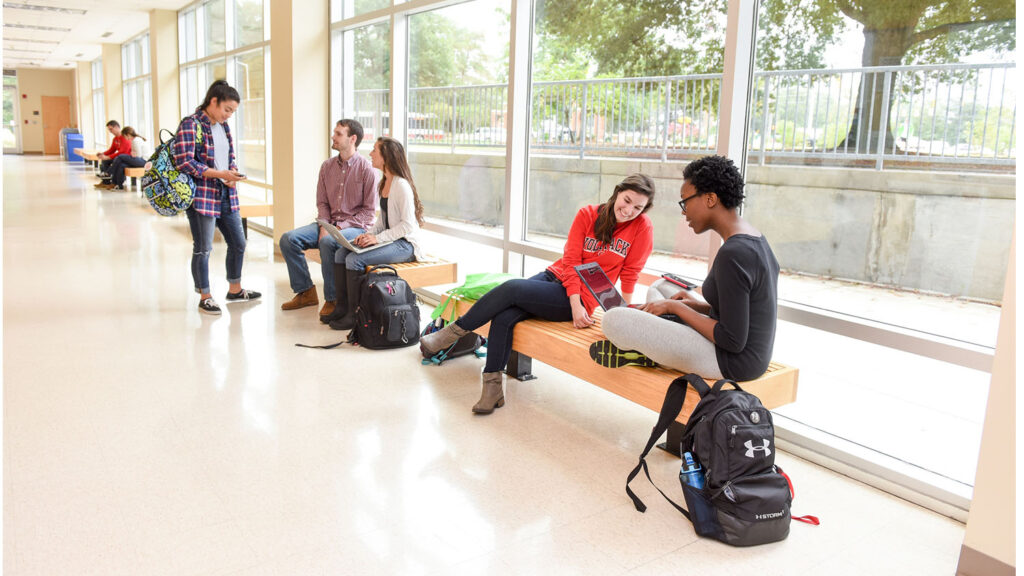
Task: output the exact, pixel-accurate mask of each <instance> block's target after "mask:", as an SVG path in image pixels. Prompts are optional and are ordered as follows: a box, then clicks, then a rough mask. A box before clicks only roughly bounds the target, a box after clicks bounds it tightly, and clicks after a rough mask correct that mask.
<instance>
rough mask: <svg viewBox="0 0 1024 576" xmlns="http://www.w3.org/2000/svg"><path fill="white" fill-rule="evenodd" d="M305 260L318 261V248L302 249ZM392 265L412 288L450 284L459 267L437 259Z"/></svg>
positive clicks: (457, 275)
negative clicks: (434, 260)
mask: <svg viewBox="0 0 1024 576" xmlns="http://www.w3.org/2000/svg"><path fill="white" fill-rule="evenodd" d="M304 254H305V255H306V260H309V261H310V262H316V263H318V264H319V263H320V250H319V249H317V248H311V249H309V250H306V251H304ZM390 266H394V267H395V270H396V271H397V272H398V275H399V276H401V277H402V279H403V280H405V281H406V282H407V283H408V284H409V286H410V287H412V289H413V290H416V289H418V288H422V287H424V286H436V285H438V284H451V283H453V282H456V281H458V278H459V269H458V265H457V264H456V263H455V262H449V261H447V260H438V261H436V262H400V263H398V264H390Z"/></svg>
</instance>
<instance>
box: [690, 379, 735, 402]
mask: <svg viewBox="0 0 1024 576" xmlns="http://www.w3.org/2000/svg"><path fill="white" fill-rule="evenodd" d="M726 384H732V387H733V388H735V389H736V390H739V391H740V392H743V388H740V385H739V384H737V383H736V381H735V380H729V379H728V378H722V379H721V380H719V381H717V382H715V385H714V387H713V388H711V391H712V392H714V393H715V394H718V393H719V392H721V391H722V387H724V386H725V385H726ZM704 387H705V388H707V384H704ZM700 397H701V398H703V397H704V394H701V395H700Z"/></svg>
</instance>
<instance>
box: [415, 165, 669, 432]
mask: <svg viewBox="0 0 1024 576" xmlns="http://www.w3.org/2000/svg"><path fill="white" fill-rule="evenodd" d="M653 204H654V181H653V180H651V179H650V177H648V176H646V175H644V174H632V175H630V176H627V177H626V179H625V180H623V181H622V182H620V183H619V184H618V185H617V186H615V192H614V193H613V194H612V196H611V198H609V199H608V201H607V202H606V203H605V204H603V205H600V206H596V205H588V206H584V207H583V208H580V211H579V212H577V213H576V218H575V219H574V220H573V222H572V228H570V229H569V237H568V239H567V240H566V242H565V249H564V250H563V251H562V257H561V258H560V259H559V260H558V261H557V262H555V263H554V264H552V265H551V266H548V268H547V270H544V271H543V272H541V273H540V274H537V275H536V276H534V277H532V278H528V279H525V280H522V279H516V280H508V281H507V282H504V283H503V284H501V285H499V286H497V287H496V288H494V289H493V290H491V291H490V292H488V293H487V294H484V295H483V296H482V297H481V298H480V299H479V300H477V301H476V303H474V304H473V306H472V308H470V309H469V312H467V313H466V314H465V315H463V316H461V317H460V318H459V319H458V320H456V321H455V322H452V323H451V324H448V325H447V326H445V327H444V328H442V329H441V330H438V331H437V332H434V333H432V334H427V335H426V336H422V337H420V351H421V352H422V354H423V356H424V357H425V358H429V357H430V356H433V355H434V354H436V353H437V352H438V351H440V350H442V349H444V348H447V347H449V346H451V345H452V344H454V343H455V342H456V341H457V340H458V339H459V338H461V337H462V336H463V335H465V334H466V333H468V332H470V331H472V330H476V329H477V328H479V327H481V326H483V325H484V324H486V323H488V322H490V323H491V327H490V332H489V333H488V334H487V362H486V364H484V371H483V375H482V387H483V391H482V394H481V396H480V401H479V402H477V403H476V405H475V406H473V412H476V413H477V414H490V413H491V412H493V411H494V409H495V408H500V407H502V406H504V405H505V393H504V391H503V389H502V385H501V384H502V382H501V372H502V371H503V370H504V369H505V365H506V364H508V360H509V356H510V355H511V352H512V330H513V329H514V328H515V325H516V324H517V323H519V322H521V321H523V320H526V319H528V318H533V317H537V318H542V319H544V320H551V321H554V322H569V321H572V323H573V326H575V327H576V328H587V327H589V326H590V325H591V324H593V323H594V321H593V320H592V319H591V317H590V315H591V313H593V311H594V308H596V307H597V300H596V299H595V298H594V296H593V295H592V294H591V293H590V292H589V291H588V290H586V289H585V288H583V287H582V282H581V280H580V277H579V275H577V273H576V270H575V267H576V266H578V265H580V264H586V263H589V262H597V263H598V265H599V266H600V267H601V270H603V271H604V273H605V274H606V275H607V276H608V279H609V280H611V281H612V283H615V281H616V280H621V282H622V297H623V298H624V299H625V301H626V303H627V304H628V303H629V302H630V301H631V299H632V297H633V288H634V286H635V285H636V281H637V278H639V276H640V271H641V270H642V269H643V267H644V264H645V263H646V262H647V257H648V256H650V254H651V248H652V247H653V245H654V226H653V224H652V223H651V219H650V218H648V217H647V215H646V214H645V213H646V212H647V211H648V210H650V209H651V206H653Z"/></svg>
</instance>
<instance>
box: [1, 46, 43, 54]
mask: <svg viewBox="0 0 1024 576" xmlns="http://www.w3.org/2000/svg"><path fill="white" fill-rule="evenodd" d="M4 51H5V52H35V53H36V54H49V53H50V51H49V50H29V49H27V48H11V47H10V46H4Z"/></svg>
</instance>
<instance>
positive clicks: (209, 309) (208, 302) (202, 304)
mask: <svg viewBox="0 0 1024 576" xmlns="http://www.w3.org/2000/svg"><path fill="white" fill-rule="evenodd" d="M199 311H200V312H202V313H203V314H213V315H219V314H220V306H217V302H216V301H215V300H214V299H213V298H203V299H202V300H200V301H199Z"/></svg>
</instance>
